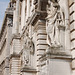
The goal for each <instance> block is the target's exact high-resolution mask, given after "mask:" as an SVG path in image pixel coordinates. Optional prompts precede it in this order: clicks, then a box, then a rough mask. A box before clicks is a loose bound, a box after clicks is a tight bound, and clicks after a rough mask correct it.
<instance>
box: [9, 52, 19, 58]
mask: <svg viewBox="0 0 75 75" xmlns="http://www.w3.org/2000/svg"><path fill="white" fill-rule="evenodd" d="M12 57H18V58H19V57H20V54H17V53H13V54H11V55H10V59H11V58H12Z"/></svg>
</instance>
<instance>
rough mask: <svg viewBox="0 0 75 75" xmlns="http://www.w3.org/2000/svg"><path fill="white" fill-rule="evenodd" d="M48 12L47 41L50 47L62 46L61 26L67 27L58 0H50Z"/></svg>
mask: <svg viewBox="0 0 75 75" xmlns="http://www.w3.org/2000/svg"><path fill="white" fill-rule="evenodd" d="M47 14H48V16H47V18H46V19H47V22H46V32H47V43H48V45H49V46H50V47H61V42H60V34H61V33H60V28H61V27H63V28H65V24H64V14H63V11H62V10H61V8H60V5H59V3H58V1H57V0H48V5H47Z"/></svg>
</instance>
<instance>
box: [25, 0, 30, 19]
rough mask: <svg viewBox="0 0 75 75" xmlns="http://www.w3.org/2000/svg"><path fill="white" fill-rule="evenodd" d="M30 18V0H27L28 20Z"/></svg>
mask: <svg viewBox="0 0 75 75" xmlns="http://www.w3.org/2000/svg"><path fill="white" fill-rule="evenodd" d="M29 17H30V0H27V16H26V20H27V19H28V18H29Z"/></svg>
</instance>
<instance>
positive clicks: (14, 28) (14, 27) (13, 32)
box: [12, 10, 17, 34]
mask: <svg viewBox="0 0 75 75" xmlns="http://www.w3.org/2000/svg"><path fill="white" fill-rule="evenodd" d="M16 28H17V25H16V10H14V11H13V28H12V34H16V33H17V30H16Z"/></svg>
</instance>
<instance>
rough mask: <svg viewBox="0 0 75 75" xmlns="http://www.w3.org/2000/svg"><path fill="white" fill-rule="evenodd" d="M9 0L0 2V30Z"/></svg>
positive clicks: (0, 0)
mask: <svg viewBox="0 0 75 75" xmlns="http://www.w3.org/2000/svg"><path fill="white" fill-rule="evenodd" d="M9 1H10V0H0V29H1V26H2V23H3V19H4V14H5V10H6V8H7V6H8V3H9Z"/></svg>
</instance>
